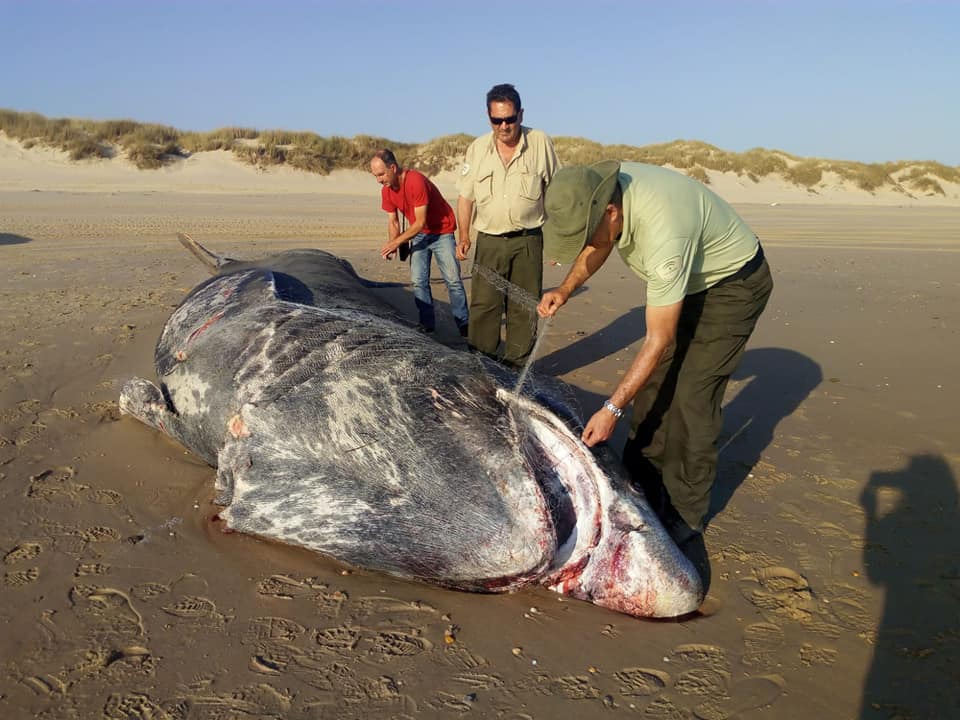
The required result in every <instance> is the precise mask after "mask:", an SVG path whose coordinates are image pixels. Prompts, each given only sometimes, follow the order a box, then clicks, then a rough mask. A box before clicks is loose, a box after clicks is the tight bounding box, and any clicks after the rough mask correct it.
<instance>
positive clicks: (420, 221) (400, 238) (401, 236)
mask: <svg viewBox="0 0 960 720" xmlns="http://www.w3.org/2000/svg"><path fill="white" fill-rule="evenodd" d="M426 224H427V206H426V205H420V206H418V207H415V208H414V209H413V222H412V223H410V227H408V228H407V229H406V230H404V231H403V232H402V233H401V232H400V226H399V223H398V221H397V215H396V213H394V214H393V215H392V216H391V219H390V223H389V229H388V231H387V232H388V233H389V234H390V236H391V237H390V239H388V240H387V242H385V243H384V244H383V247H381V248H380V255H381V256H383V257H384V258H388V257H390V256H391V255H392V254H393V253H394V252H396V250H397V248H398V247H400V246H401V245H403V244H404V243H405V242H407V240H409V239H410V238H413V237H416V235H417V233H420V232H422V231H423V228H424V227H425V226H426ZM395 226H396V232H397V234H396V235H394V234H393V233H394V227H395Z"/></svg>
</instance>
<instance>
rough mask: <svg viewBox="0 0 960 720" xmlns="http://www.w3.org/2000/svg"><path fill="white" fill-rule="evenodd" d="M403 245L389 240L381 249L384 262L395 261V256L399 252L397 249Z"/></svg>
mask: <svg viewBox="0 0 960 720" xmlns="http://www.w3.org/2000/svg"><path fill="white" fill-rule="evenodd" d="M401 245H403V243H402V242H397V241H396V240H387V242H385V243H384V244H383V247H381V248H380V257H382V258H383V259H384V260H393V256H394V254H395V253H396V252H397V248H399V247H400V246H401Z"/></svg>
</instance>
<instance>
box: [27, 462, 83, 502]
mask: <svg viewBox="0 0 960 720" xmlns="http://www.w3.org/2000/svg"><path fill="white" fill-rule="evenodd" d="M75 476H76V470H74V469H73V468H72V467H70V466H69V465H68V466H64V467H58V468H55V469H53V470H44V471H43V472H42V473H39V474H37V475H31V476H30V484H29V485H28V486H27V491H26V495H27V497H28V498H30V499H31V500H47V501H57V500H59V501H64V500H65V501H67V502H74V501H76V500H77V499H78V498H79V496H80V494H81V493H82V492H84V491H85V490H89V487H88V486H86V485H82V484H80V483H78V482H76V481H75V480H74V477H75Z"/></svg>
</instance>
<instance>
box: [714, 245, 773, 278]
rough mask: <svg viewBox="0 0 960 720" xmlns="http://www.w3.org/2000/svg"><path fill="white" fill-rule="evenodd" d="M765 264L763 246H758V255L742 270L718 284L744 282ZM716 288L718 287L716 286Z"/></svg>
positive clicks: (748, 261)
mask: <svg viewBox="0 0 960 720" xmlns="http://www.w3.org/2000/svg"><path fill="white" fill-rule="evenodd" d="M762 264H763V246H762V245H757V254H756V255H754V256H753V257H752V258H750V259H749V260H747V262H746V263H745V264H744V265H743V267H742V268H740V269H739V270H737V271H736V272H735V273H734V274H733V275H729V276H727V277H725V278H724V279H723V280H721V281H720V282H718V283H717V285H720V284H721V283H728V282H733V281H734V280H743V279H744V278H745V277H750V276H751V275H752V274H753V273H754V272H755V271H756V270H757V268H759V267H760V266H761V265H762ZM714 287H716V285H715V286H714Z"/></svg>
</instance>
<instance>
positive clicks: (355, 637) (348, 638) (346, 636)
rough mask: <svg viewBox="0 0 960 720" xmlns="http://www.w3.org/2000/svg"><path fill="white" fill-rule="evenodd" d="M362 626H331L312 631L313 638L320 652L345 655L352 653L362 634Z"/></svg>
mask: <svg viewBox="0 0 960 720" xmlns="http://www.w3.org/2000/svg"><path fill="white" fill-rule="evenodd" d="M363 632H364V630H363V629H362V628H352V627H346V626H341V627H333V628H326V629H324V630H316V631H314V635H313V640H314V642H316V644H317V648H318V649H319V650H320V651H321V652H327V653H334V654H340V655H346V654H350V653H352V652H353V651H354V650H355V649H356V647H357V645H358V644H359V642H360V638H361V636H362V635H363Z"/></svg>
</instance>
